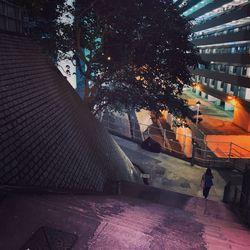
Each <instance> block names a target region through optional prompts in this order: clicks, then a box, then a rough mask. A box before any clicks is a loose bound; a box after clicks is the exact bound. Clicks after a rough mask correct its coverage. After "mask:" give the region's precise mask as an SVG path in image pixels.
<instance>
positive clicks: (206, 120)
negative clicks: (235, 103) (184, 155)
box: [183, 90, 249, 135]
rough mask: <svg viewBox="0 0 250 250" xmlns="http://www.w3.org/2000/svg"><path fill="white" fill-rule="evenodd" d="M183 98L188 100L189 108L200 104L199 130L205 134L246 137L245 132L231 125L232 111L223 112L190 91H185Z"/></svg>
mask: <svg viewBox="0 0 250 250" xmlns="http://www.w3.org/2000/svg"><path fill="white" fill-rule="evenodd" d="M183 97H184V98H185V99H187V100H188V105H189V106H195V105H196V102H197V101H198V100H199V101H200V102H201V105H200V111H201V113H202V119H203V120H202V121H201V122H200V123H199V128H200V129H201V130H202V131H203V132H204V133H205V134H211V135H212V134H214V135H216V134H218V135H241V134H242V135H247V134H249V133H247V132H246V131H244V130H243V129H241V128H240V127H238V126H236V125H235V124H233V113H232V111H225V110H222V109H220V108H219V107H217V106H216V105H215V104H213V103H211V102H208V101H206V100H204V99H203V98H199V97H198V96H197V95H195V94H194V93H192V92H191V91H189V90H188V91H185V92H184V94H183Z"/></svg>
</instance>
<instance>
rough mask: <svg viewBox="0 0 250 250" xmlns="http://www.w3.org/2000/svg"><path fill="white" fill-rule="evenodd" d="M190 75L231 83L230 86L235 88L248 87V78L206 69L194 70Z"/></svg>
mask: <svg viewBox="0 0 250 250" xmlns="http://www.w3.org/2000/svg"><path fill="white" fill-rule="evenodd" d="M191 73H192V74H194V75H199V76H204V77H208V78H212V79H215V80H219V81H223V82H227V83H231V84H232V85H236V86H241V87H245V88H249V87H250V78H247V77H244V76H236V75H229V74H225V73H220V72H216V71H211V70H207V69H195V70H191Z"/></svg>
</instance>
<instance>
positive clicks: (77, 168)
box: [0, 32, 136, 191]
mask: <svg viewBox="0 0 250 250" xmlns="http://www.w3.org/2000/svg"><path fill="white" fill-rule="evenodd" d="M0 142H1V143H0V183H1V184H9V185H27V186H30V185H31V186H39V187H49V188H57V189H60V188H61V189H74V190H93V191H102V190H103V186H104V184H105V183H106V182H107V181H108V180H109V179H110V180H118V179H126V180H135V178H136V177H135V175H136V174H135V170H134V169H133V166H132V164H131V162H130V161H129V160H128V159H127V158H126V156H125V155H124V154H123V152H122V151H121V150H120V148H119V147H118V146H117V145H116V144H115V143H114V141H113V139H112V138H111V137H110V136H109V134H108V133H107V132H106V131H105V130H104V129H103V128H102V127H101V125H100V124H99V123H98V122H97V121H96V119H95V118H94V117H93V116H92V115H91V114H90V112H89V111H88V110H87V109H86V108H85V107H84V106H83V104H82V102H81V100H80V98H79V97H78V95H77V94H76V93H75V91H74V89H73V88H72V87H71V86H70V84H69V83H68V82H67V80H66V79H65V78H64V77H63V76H62V75H61V73H60V72H59V71H58V70H57V68H56V67H55V66H54V65H53V63H52V62H51V61H50V59H49V58H48V57H47V56H46V55H45V54H43V53H42V52H41V49H40V48H39V46H38V45H37V44H36V43H34V42H33V41H31V40H30V39H29V38H27V37H24V36H20V35H14V34H8V33H3V32H2V33H0ZM131 171H132V172H133V173H132V174H131Z"/></svg>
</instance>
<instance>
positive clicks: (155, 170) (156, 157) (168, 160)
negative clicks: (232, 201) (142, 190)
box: [114, 136, 226, 200]
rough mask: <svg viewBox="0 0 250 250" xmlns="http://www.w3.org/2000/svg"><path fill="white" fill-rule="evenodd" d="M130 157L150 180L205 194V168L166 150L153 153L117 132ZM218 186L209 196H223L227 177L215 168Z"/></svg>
mask: <svg viewBox="0 0 250 250" xmlns="http://www.w3.org/2000/svg"><path fill="white" fill-rule="evenodd" d="M114 139H115V140H116V142H117V143H118V144H119V145H120V146H121V148H122V149H123V151H124V152H125V153H126V155H127V156H128V157H129V159H130V160H131V161H132V162H134V163H135V164H137V165H139V166H140V167H141V168H142V169H143V171H144V172H145V173H149V174H150V176H151V179H150V184H151V185H152V186H154V187H159V188H163V189H166V190H172V191H175V192H179V193H183V194H189V195H193V196H198V197H202V190H201V187H200V180H201V176H202V174H203V173H204V171H205V169H204V168H202V167H199V166H193V167H192V166H190V163H189V162H186V161H183V160H180V159H177V158H175V157H172V156H169V155H166V154H162V153H160V154H157V153H151V152H148V151H146V150H144V149H142V148H141V147H140V146H139V145H138V144H136V143H134V142H131V141H128V140H125V139H122V138H120V137H116V136H114ZM213 174H214V186H213V188H212V189H211V191H210V196H209V199H211V200H222V197H223V191H224V186H225V184H226V181H225V179H224V178H223V177H222V176H221V174H220V173H218V171H216V170H213Z"/></svg>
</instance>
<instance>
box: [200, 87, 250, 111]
mask: <svg viewBox="0 0 250 250" xmlns="http://www.w3.org/2000/svg"><path fill="white" fill-rule="evenodd" d="M196 87H198V88H199V90H201V91H203V92H205V93H207V94H209V95H211V96H214V97H216V98H218V99H220V100H222V101H223V102H228V97H229V95H228V94H227V93H225V92H222V91H219V90H217V89H213V88H210V87H208V86H206V85H203V84H201V83H197V84H196ZM234 100H236V101H237V102H238V103H240V104H242V105H243V106H244V107H245V108H246V109H247V110H248V111H249V112H250V102H248V101H246V100H243V99H240V98H238V97H236V96H234Z"/></svg>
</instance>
